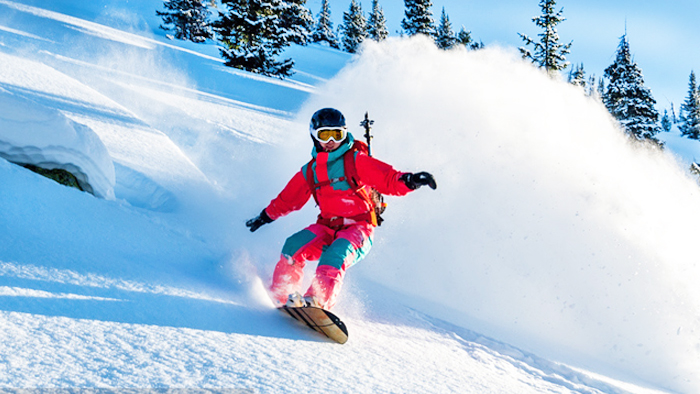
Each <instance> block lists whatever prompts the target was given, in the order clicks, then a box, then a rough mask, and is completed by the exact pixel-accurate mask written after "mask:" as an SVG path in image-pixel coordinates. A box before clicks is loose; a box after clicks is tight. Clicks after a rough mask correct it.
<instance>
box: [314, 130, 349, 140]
mask: <svg viewBox="0 0 700 394" xmlns="http://www.w3.org/2000/svg"><path fill="white" fill-rule="evenodd" d="M311 135H312V136H313V137H314V138H315V139H316V140H318V141H319V142H329V141H330V140H333V141H335V142H343V141H344V140H345V138H346V137H347V135H348V132H347V130H346V129H345V127H320V128H318V129H316V130H311Z"/></svg>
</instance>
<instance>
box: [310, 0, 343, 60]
mask: <svg viewBox="0 0 700 394" xmlns="http://www.w3.org/2000/svg"><path fill="white" fill-rule="evenodd" d="M311 41H312V42H318V43H326V44H328V45H330V47H331V48H336V49H339V48H340V44H339V43H338V37H337V36H336V35H335V32H334V31H333V21H332V20H331V5H330V3H329V2H328V0H322V1H321V11H319V12H318V20H317V21H316V26H315V27H314V31H313V33H312V34H311Z"/></svg>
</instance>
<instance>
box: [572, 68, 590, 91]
mask: <svg viewBox="0 0 700 394" xmlns="http://www.w3.org/2000/svg"><path fill="white" fill-rule="evenodd" d="M569 83H570V84H572V85H574V86H580V87H581V88H582V89H584V91H585V90H586V72H585V71H584V69H583V63H581V65H576V66H574V67H572V68H571V71H570V72H569Z"/></svg>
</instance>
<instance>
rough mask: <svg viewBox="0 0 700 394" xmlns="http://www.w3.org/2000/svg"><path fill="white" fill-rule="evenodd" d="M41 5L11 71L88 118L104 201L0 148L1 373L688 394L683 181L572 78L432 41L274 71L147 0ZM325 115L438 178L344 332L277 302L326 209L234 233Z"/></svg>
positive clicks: (1, 15)
mask: <svg viewBox="0 0 700 394" xmlns="http://www.w3.org/2000/svg"><path fill="white" fill-rule="evenodd" d="M43 3H44V2H41V1H31V0H25V1H8V0H0V59H1V60H2V62H0V64H1V65H2V66H1V67H0V88H1V89H3V90H5V91H8V92H10V93H12V94H15V95H18V96H22V97H25V98H27V99H31V100H33V101H35V102H38V103H40V104H41V105H42V106H44V107H47V108H52V109H54V110H57V111H60V113H62V114H63V115H64V116H65V117H67V118H68V119H71V120H72V121H74V122H77V123H80V124H84V125H86V126H88V127H90V128H91V129H92V130H93V131H94V132H95V133H96V134H97V135H98V136H99V137H100V139H101V140H102V142H103V143H104V145H105V147H106V148H107V150H108V152H109V154H110V156H111V159H112V161H113V163H114V168H115V175H116V180H115V186H114V193H115V200H101V199H96V198H94V197H92V196H90V195H88V194H86V193H81V192H79V191H77V190H74V189H69V188H65V187H62V186H60V185H57V184H54V183H53V182H51V181H49V180H46V179H44V178H41V177H39V176H37V175H35V174H33V173H31V172H29V171H27V170H25V169H23V168H20V167H17V166H14V165H12V164H10V163H8V162H7V161H4V160H2V159H0V179H2V186H0V206H1V207H2V210H1V211H0V322H1V323H0V331H2V334H1V335H0V338H2V340H0V360H2V362H1V363H0V387H6V388H9V387H12V388H16V387H27V388H28V387H46V388H48V387H63V388H74V387H111V388H207V389H213V390H215V391H216V390H224V389H241V390H251V391H253V392H271V393H272V392H338V391H340V392H397V393H399V392H435V393H438V392H439V393H442V392H464V393H503V392H509V393H512V392H518V393H542V392H557V393H572V392H576V393H627V392H631V393H654V392H684V393H692V392H697V391H698V389H700V381H698V380H697V379H698V378H697V376H696V374H695V371H697V369H698V367H699V366H700V365H698V360H700V357H698V353H699V352H700V345H699V342H700V341H699V340H698V335H699V334H698V332H699V329H700V327H699V324H700V322H699V320H698V316H700V313H699V312H700V309H699V308H698V305H699V303H700V295H698V292H697V290H696V289H695V288H694V287H693V286H692V282H691V279H692V278H697V277H698V275H697V274H698V272H697V271H698V267H697V264H696V263H695V262H694V261H693V260H692V252H693V250H692V238H691V235H692V233H691V232H690V229H691V228H692V227H691V226H692V224H693V223H695V222H696V221H697V220H696V219H697V218H696V217H695V216H696V215H697V214H695V213H694V206H695V205H696V204H697V202H698V201H697V199H698V192H697V186H696V185H695V184H694V183H693V181H692V179H691V178H690V177H689V176H687V175H686V174H685V173H684V172H683V170H682V169H681V166H679V165H677V164H676V162H675V159H674V158H672V157H670V156H667V155H662V154H658V153H654V152H648V151H645V150H643V149H638V148H634V147H630V146H628V145H627V144H626V143H625V142H624V140H623V139H622V138H620V137H619V133H617V131H616V130H615V129H614V128H613V126H612V125H611V124H610V122H609V121H608V119H607V117H606V116H604V110H603V109H601V108H600V107H599V106H597V105H595V104H594V103H591V102H589V101H587V100H586V99H585V98H584V97H583V96H582V95H581V94H580V92H578V91H576V90H575V89H574V88H572V87H570V86H568V85H566V84H563V83H558V82H553V81H550V80H548V79H547V78H546V77H543V76H542V75H540V74H539V73H538V72H537V71H535V70H533V69H531V68H530V67H529V66H527V65H524V64H521V63H520V62H519V61H517V59H515V58H514V56H513V55H512V53H510V52H509V51H508V50H501V49H496V48H494V49H490V50H488V51H484V52H478V53H466V52H455V53H449V54H447V53H441V52H437V51H435V50H433V49H432V48H431V47H430V46H429V45H427V44H426V42H423V41H421V40H411V41H402V40H392V41H391V42H388V43H386V44H384V45H381V46H370V47H367V48H365V51H364V53H363V54H362V56H360V57H359V58H350V57H349V56H348V55H346V54H343V53H339V52H336V51H332V50H329V49H326V48H321V47H315V46H311V47H307V48H291V49H290V50H289V51H288V52H289V53H290V54H292V55H293V56H294V58H295V59H296V60H297V71H298V72H297V74H296V75H295V76H294V77H293V78H291V79H289V80H286V81H279V80H275V79H269V78H262V77H259V76H254V75H250V74H247V73H244V72H240V71H237V70H230V69H226V68H225V67H223V65H222V64H221V62H220V61H219V59H218V58H217V55H216V49H215V47H214V46H211V45H209V46H206V45H205V46H196V45H193V44H188V43H181V42H173V41H168V40H166V39H165V38H164V34H163V33H162V32H159V31H157V30H156V26H157V24H158V21H157V20H156V19H155V17H154V16H152V15H153V13H154V12H153V10H155V9H156V8H157V7H159V6H160V2H159V1H151V0H148V1H145V0H144V1H140V2H137V4H130V3H129V2H116V1H108V0H102V1H96V2H90V3H89V4H88V3H85V2H77V1H71V0H60V1H52V2H50V4H43ZM343 67H345V68H343ZM341 68H343V70H342V71H340V70H341ZM339 71H340V72H339ZM436 71H437V72H436ZM542 100H544V102H545V103H548V104H550V106H548V107H544V108H546V109H540V108H543V107H542V106H540V105H539V104H540V103H541V102H542ZM327 105H335V106H337V107H338V108H341V109H342V110H343V111H344V112H345V113H346V115H347V116H348V118H349V119H351V125H352V119H357V121H358V122H359V120H360V119H361V115H362V114H363V113H364V111H366V110H369V111H370V115H371V116H372V117H373V118H374V119H375V120H376V125H375V128H376V130H375V134H376V139H375V147H374V149H375V152H376V154H377V155H378V156H379V157H381V158H382V159H385V160H386V161H388V162H390V163H392V164H394V165H396V166H397V167H398V168H401V169H404V170H410V171H413V170H429V171H431V172H433V173H434V174H435V175H436V177H437V179H438V184H439V188H438V190H437V191H435V192H432V191H430V190H419V191H418V192H416V193H414V194H412V195H409V196H407V197H405V198H401V199H390V200H389V204H390V206H389V210H388V211H387V214H386V219H387V222H386V224H385V225H383V226H382V228H380V229H379V230H378V234H377V241H376V242H375V246H374V249H375V250H374V251H373V252H372V254H370V256H369V257H368V259H367V260H366V261H364V262H362V263H361V264H359V265H358V266H357V267H353V269H352V270H351V271H350V274H349V275H348V278H347V284H346V288H345V289H344V294H343V298H342V299H341V301H340V303H339V304H338V306H337V312H338V313H339V314H340V315H341V316H342V317H343V318H344V320H345V321H346V322H347V323H348V326H349V329H350V341H349V342H348V344H346V345H343V346H339V345H335V344H332V343H329V342H327V341H325V340H323V339H322V338H319V337H318V336H316V335H315V334H314V333H313V332H308V330H306V329H305V328H303V327H298V326H295V325H294V324H291V322H290V321H289V319H288V318H286V317H285V316H281V315H279V314H278V313H277V312H276V311H275V310H274V309H272V307H271V304H270V302H269V300H268V299H267V296H266V295H265V292H264V283H265V281H267V278H268V277H269V275H270V272H271V269H272V266H273V264H274V262H275V261H276V258H277V255H278V253H279V250H280V248H281V244H282V242H283V241H284V239H285V237H286V236H287V235H289V234H290V233H292V232H293V231H296V230H298V229H299V228H302V227H303V226H305V225H306V224H307V223H309V222H311V221H312V220H313V218H314V216H315V213H314V207H313V206H312V205H313V204H309V205H308V206H307V207H306V208H305V209H304V210H302V212H300V213H297V214H294V215H292V216H289V217H287V218H283V219H280V220H279V221H278V222H276V223H273V224H272V225H269V226H266V227H264V228H262V229H261V230H259V231H258V232H256V233H255V234H250V233H248V232H247V230H246V229H245V228H244V226H243V222H244V221H245V220H246V219H248V218H250V217H252V216H253V215H255V214H257V213H258V212H259V210H260V209H261V208H262V207H264V206H265V205H266V204H267V202H268V201H269V200H270V199H271V198H272V197H273V196H274V195H275V194H276V193H277V192H278V191H279V190H280V189H281V188H282V187H283V186H284V184H285V182H286V181H287V180H288V178H289V177H290V176H291V175H292V174H293V173H294V172H295V171H296V170H297V169H298V168H299V166H301V165H302V164H303V163H304V162H305V161H306V160H308V154H309V150H310V148H311V147H310V144H309V141H308V134H307V131H306V122H307V120H308V117H309V116H310V114H311V113H312V112H313V111H314V110H315V109H316V108H318V107H319V106H327ZM0 113H2V112H0ZM355 131H356V132H357V133H356V134H359V130H355Z"/></svg>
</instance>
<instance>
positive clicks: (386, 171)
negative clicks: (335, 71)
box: [265, 133, 412, 220]
mask: <svg viewBox="0 0 700 394" xmlns="http://www.w3.org/2000/svg"><path fill="white" fill-rule="evenodd" d="M353 141H354V139H353V136H352V134H350V133H348V143H347V144H344V145H342V146H341V147H340V148H338V149H336V150H335V151H333V152H317V151H316V149H314V150H313V152H312V155H313V156H314V157H315V158H316V160H315V161H314V163H313V166H312V170H313V176H314V183H320V182H324V181H328V180H331V179H339V178H341V177H344V176H345V175H346V174H345V168H344V167H345V164H344V163H343V155H344V154H345V152H347V151H348V150H349V149H350V147H351V146H352V144H353ZM354 154H355V167H356V169H357V176H358V177H359V178H360V181H361V182H362V183H363V184H365V185H368V186H372V187H374V188H375V189H377V190H378V191H379V192H380V193H382V194H387V195H392V196H403V195H406V194H408V193H409V192H410V191H412V190H411V189H409V188H408V186H406V184H404V183H403V181H401V180H400V179H399V178H400V177H401V175H403V174H404V173H403V172H399V171H397V170H395V169H394V168H393V167H391V166H390V165H388V164H386V163H384V162H381V161H379V160H377V159H375V158H372V157H370V156H367V155H366V154H365V153H363V152H360V151H356V152H355V153H354ZM307 166H308V164H306V165H304V166H303V167H302V168H301V170H300V171H299V172H297V173H296V174H295V175H294V177H292V179H291V180H290V181H289V183H287V186H285V187H284V189H283V190H282V192H280V194H279V195H278V196H277V197H276V198H275V199H273V200H272V201H271V202H270V205H268V206H267V208H265V212H266V213H267V215H268V216H269V217H270V219H273V220H275V219H278V218H280V217H282V216H285V215H287V214H288V213H290V212H293V211H296V210H299V209H301V208H302V207H303V206H304V205H305V204H306V202H307V201H309V198H310V197H311V188H310V187H309V182H307V180H306V167H307ZM316 197H317V198H318V206H319V208H320V210H321V217H323V218H326V219H331V218H335V217H344V218H352V217H357V216H359V215H362V214H365V213H367V212H369V211H370V209H371V207H370V206H369V204H368V203H367V202H366V201H365V200H364V199H363V198H362V197H360V196H359V195H358V194H357V193H356V192H354V191H353V190H352V188H351V187H350V185H349V184H348V183H347V182H346V181H344V180H342V181H336V182H333V183H331V184H329V185H327V186H322V187H320V188H319V189H318V190H317V191H316Z"/></svg>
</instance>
